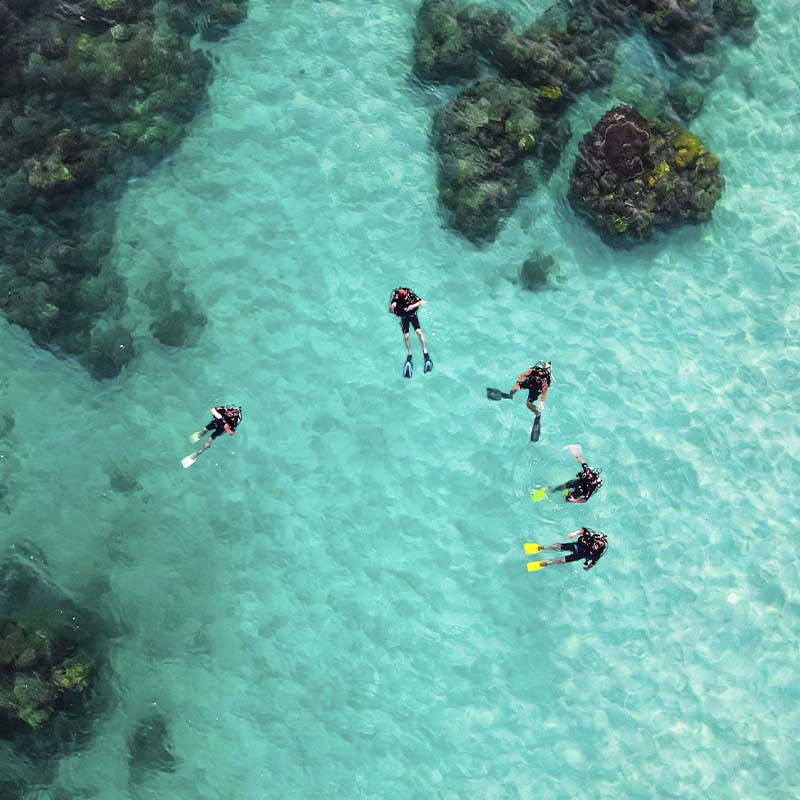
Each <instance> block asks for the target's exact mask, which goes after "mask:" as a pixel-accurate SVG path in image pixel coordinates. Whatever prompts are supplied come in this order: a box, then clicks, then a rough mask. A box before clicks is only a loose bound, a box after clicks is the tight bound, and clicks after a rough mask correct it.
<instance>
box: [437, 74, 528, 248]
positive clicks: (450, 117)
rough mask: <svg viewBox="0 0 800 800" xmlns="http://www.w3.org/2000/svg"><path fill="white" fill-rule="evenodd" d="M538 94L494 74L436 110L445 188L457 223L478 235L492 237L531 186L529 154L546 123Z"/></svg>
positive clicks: (444, 198) (445, 197)
mask: <svg viewBox="0 0 800 800" xmlns="http://www.w3.org/2000/svg"><path fill="white" fill-rule="evenodd" d="M536 103H537V94H536V92H534V91H533V90H532V89H528V88H525V87H524V86H522V84H520V83H517V82H516V81H502V80H499V79H496V78H495V79H490V80H486V81H481V82H480V83H477V84H475V86H473V87H472V88H470V89H467V90H466V91H465V92H462V94H460V95H459V96H458V97H457V98H456V99H455V100H454V101H453V102H452V103H449V104H448V105H447V106H445V107H444V108H443V109H442V110H441V111H439V113H438V114H437V115H436V118H435V120H434V125H433V136H434V142H435V146H436V149H437V150H438V151H439V156H440V160H439V192H440V196H441V199H442V203H443V204H444V206H445V207H446V208H447V209H448V210H449V212H450V213H451V215H452V225H453V227H454V228H455V229H456V230H457V231H459V232H460V233H462V234H464V236H466V237H467V238H468V239H470V240H472V241H481V240H484V239H492V238H494V236H495V234H496V233H497V230H498V228H499V227H500V224H501V222H502V219H503V217H504V215H505V214H506V213H507V212H508V211H509V210H510V209H511V208H513V207H514V205H515V204H516V202H517V201H518V199H519V198H520V196H521V195H522V193H523V191H524V190H525V189H527V188H528V184H529V183H530V176H529V175H528V174H527V173H526V172H525V170H524V168H523V162H524V159H525V158H527V157H529V156H531V155H533V153H534V148H535V145H536V141H537V135H538V132H539V128H540V126H541V123H540V121H539V118H538V117H537V116H536V113H535V108H536Z"/></svg>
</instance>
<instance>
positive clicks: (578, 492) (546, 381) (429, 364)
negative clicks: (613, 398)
mask: <svg viewBox="0 0 800 800" xmlns="http://www.w3.org/2000/svg"><path fill="white" fill-rule="evenodd" d="M424 303H425V301H424V300H422V299H421V298H420V297H418V296H417V295H416V294H414V292H412V291H411V289H409V288H408V287H400V288H398V289H395V290H394V291H393V292H392V295H391V298H390V300H389V311H390V312H391V313H392V314H394V315H395V316H397V317H399V318H400V328H401V330H402V331H403V341H404V342H405V346H406V351H407V356H406V361H405V363H404V364H403V377H404V378H412V377H413V375H414V366H413V355H412V353H411V344H410V342H409V339H410V335H409V332H410V329H411V328H413V329H414V331H415V333H416V334H417V336H418V337H419V341H420V344H421V345H422V357H423V368H422V371H423V372H424V373H428V372H430V371H431V370H432V369H433V359H432V358H431V356H430V353H429V352H428V346H427V343H426V341H425V335H424V334H423V332H422V326H421V325H420V323H419V319H418V317H417V309H418V308H419V307H420V306H422V305H424ZM552 380H553V375H552V365H551V362H549V361H547V362H545V361H538V362H537V363H536V364H534V365H533V366H532V367H531V368H530V369H527V370H525V372H523V373H522V374H521V375H520V376H519V377H518V378H517V380H516V383H514V385H513V386H512V387H511V389H510V390H509V391H508V392H503V391H501V390H500V389H492V388H487V389H486V396H487V397H488V398H489V399H490V400H503V399H512V398H513V397H514V395H515V394H516V393H517V392H518V391H519V390H520V389H526V390H527V392H528V403H527V405H528V408H529V409H530V410H531V411H532V412H533V414H534V420H533V427H532V428H531V441H532V442H536V441H538V440H539V432H540V426H541V418H542V411H543V410H544V401H545V398H546V397H547V390H548V389H549V388H550V384H551V383H552ZM537 400H538V401H539V407H538V408H537V407H536V401H537ZM210 411H211V421H210V422H209V423H208V424H206V426H205V427H204V428H202V429H201V430H199V431H197V432H195V433H193V434H192V437H191V438H192V441H193V442H198V441H200V439H201V438H202V437H203V436H204V435H205V434H207V433H208V434H210V435H209V436H208V438H207V439H206V440H205V442H204V443H203V445H202V447H201V448H200V449H199V450H197V451H196V452H194V453H190V454H189V455H188V456H186V458H184V459H183V460H182V461H181V463H182V464H183V466H184V467H190V466H191V465H192V464H194V462H195V461H196V460H197V458H198V457H199V456H201V455H202V454H203V453H205V451H206V450H208V448H209V447H211V443H212V442H213V441H214V439H216V438H217V437H219V436H222V435H223V434H228V435H229V436H233V435H234V433H235V432H236V428H237V427H238V426H239V424H240V423H241V421H242V407H241V406H214V407H212V408H211V409H210ZM568 449H569V450H570V452H571V454H572V455H573V456H574V457H575V458H576V459H577V460H578V463H580V465H581V471H580V472H579V473H578V474H577V475H576V476H575V477H574V478H572V480H569V481H566V482H565V483H562V484H559V485H558V486H551V487H540V488H538V489H536V490H535V491H534V492H533V495H532V499H533V500H534V502H538V501H539V500H542V499H544V497H546V496H547V494H548V492H562V493H563V495H564V500H565V501H566V502H567V503H585V502H586V501H587V500H588V499H589V498H590V497H591V496H592V495H593V494H594V493H595V492H596V491H597V490H598V489H599V488H600V487H601V486H602V485H603V481H602V480H601V479H600V473H599V471H598V470H596V469H592V468H591V467H590V466H589V465H588V464H587V463H586V462H585V461H584V460H583V458H582V457H581V449H580V447H579V446H578V445H569V446H568ZM575 537H578V538H577V539H575ZM567 538H568V539H570V540H574V541H568V542H556V543H554V544H544V545H542V544H538V543H537V542H525V545H524V547H525V552H526V553H527V554H528V555H533V554H536V553H539V552H540V551H542V550H560V551H564V552H566V553H568V555H565V556H562V557H561V558H553V559H541V560H536V561H529V562H528V571H529V572H535V571H536V570H540V569H542V568H544V567H549V566H550V565H551V564H567V563H569V562H572V561H581V560H583V562H584V563H583V568H584V570H588V569H591V568H592V567H593V566H594V565H595V564H596V563H597V562H598V561H599V560H600V558H601V557H602V555H603V554H604V553H605V551H606V548H607V540H606V536H605V534H603V533H599V532H597V531H594V530H591V529H589V528H579V529H578V530H576V531H573V532H572V533H568V534H567Z"/></svg>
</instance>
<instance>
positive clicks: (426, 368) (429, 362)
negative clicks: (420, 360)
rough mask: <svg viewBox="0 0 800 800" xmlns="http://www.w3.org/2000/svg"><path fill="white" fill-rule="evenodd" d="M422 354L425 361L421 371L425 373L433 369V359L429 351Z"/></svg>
mask: <svg viewBox="0 0 800 800" xmlns="http://www.w3.org/2000/svg"><path fill="white" fill-rule="evenodd" d="M423 356H425V363H424V364H423V365H422V371H423V372H424V373H427V372H430V371H431V370H432V369H433V359H432V358H431V356H430V353H423Z"/></svg>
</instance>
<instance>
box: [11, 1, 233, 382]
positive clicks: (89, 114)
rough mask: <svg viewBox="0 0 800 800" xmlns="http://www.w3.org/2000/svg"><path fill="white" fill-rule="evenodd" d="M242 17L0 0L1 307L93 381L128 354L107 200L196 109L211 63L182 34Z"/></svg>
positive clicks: (209, 34) (187, 8)
mask: <svg viewBox="0 0 800 800" xmlns="http://www.w3.org/2000/svg"><path fill="white" fill-rule="evenodd" d="M246 13H247V2H246V0H191V2H189V1H186V2H179V1H178V0H171V2H167V3H153V2H152V0H70V1H69V2H67V1H66V0H61V1H60V2H54V3H53V2H44V1H43V0H42V1H41V2H36V0H33V1H32V2H29V3H20V2H9V0H0V62H2V64H3V70H2V71H0V244H1V245H2V247H0V277H2V279H3V288H2V291H0V310H2V311H3V313H4V314H5V315H6V316H7V318H8V319H9V320H10V321H11V322H12V323H14V324H17V325H20V326H22V327H23V328H25V329H26V330H27V331H28V332H29V333H30V335H31V337H32V339H33V341H34V342H35V343H36V344H38V345H40V346H42V347H46V348H48V349H50V350H52V351H54V352H56V353H59V354H62V355H69V356H76V357H77V358H78V359H79V360H80V361H81V362H82V363H83V364H84V365H85V366H86V367H87V369H88V370H89V371H90V373H91V374H92V375H93V376H94V377H96V378H113V377H114V376H116V375H118V374H119V372H120V371H121V370H122V368H123V367H124V366H125V364H127V363H128V362H129V361H130V359H131V358H132V357H133V355H134V346H133V338H132V336H131V333H130V331H128V330H126V329H125V327H124V326H123V324H122V323H121V322H119V319H120V317H121V316H122V313H123V311H124V309H125V305H126V301H127V291H126V287H125V283H124V281H123V280H122V279H121V277H120V276H119V275H118V274H117V273H116V272H115V270H114V267H113V262H112V259H111V258H110V256H109V252H110V248H111V237H112V236H113V231H114V223H115V206H116V200H117V198H118V197H119V196H120V194H121V193H122V191H123V189H124V187H125V185H126V182H127V180H128V179H129V178H130V177H131V176H133V175H139V174H142V173H143V172H145V171H146V170H148V169H149V168H150V167H151V166H152V165H154V164H156V163H157V162H158V161H159V160H160V159H162V158H163V157H164V156H165V155H166V154H168V153H169V152H171V151H172V150H173V149H174V148H175V147H176V146H177V144H178V143H179V142H180V141H181V139H182V138H183V136H184V135H185V133H186V126H187V123H188V122H190V120H191V119H192V118H193V116H194V115H195V114H196V113H197V111H198V110H199V109H200V108H201V107H202V106H203V104H204V103H205V102H206V96H207V94H206V91H207V86H208V83H209V81H210V79H211V63H210V61H209V60H208V58H207V57H206V56H205V54H204V53H203V52H201V51H200V50H196V49H193V48H192V47H191V46H190V44H189V38H190V37H191V36H192V35H194V34H195V33H197V32H199V33H200V34H201V36H202V38H205V39H207V40H216V39H219V38H221V37H222V36H223V35H224V34H225V32H226V31H228V30H229V29H230V27H231V26H233V25H236V24H238V23H239V22H241V21H242V20H243V19H244V18H245V16H246ZM175 305H176V306H179V305H180V300H178V301H176V303H175ZM201 316H202V315H196V316H195V319H194V322H193V327H197V326H198V325H200V324H201V323H200V321H199V319H200V317H201ZM163 327H164V330H165V333H163V338H168V339H170V341H171V342H177V343H181V342H186V341H189V340H190V339H191V335H179V333H178V332H176V331H175V329H176V325H175V324H170V323H164V324H163ZM158 330H161V328H159V329H158Z"/></svg>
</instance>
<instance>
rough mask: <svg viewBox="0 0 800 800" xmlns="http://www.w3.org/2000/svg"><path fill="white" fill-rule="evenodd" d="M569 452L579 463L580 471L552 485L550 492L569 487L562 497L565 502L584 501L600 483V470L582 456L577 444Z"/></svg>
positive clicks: (601, 483)
mask: <svg viewBox="0 0 800 800" xmlns="http://www.w3.org/2000/svg"><path fill="white" fill-rule="evenodd" d="M570 452H571V453H572V455H573V456H575V458H577V459H578V461H579V462H580V464H581V468H582V469H581V471H580V472H579V473H578V474H577V476H576V477H574V478H573V479H572V480H571V481H567V482H566V483H562V484H559V485H558V486H553V487H551V488H550V491H551V492H560V491H563V490H564V489H569V492H568V493H567V495H566V496H565V497H564V500H565V501H566V502H567V503H585V502H586V501H587V500H588V499H589V498H590V497H591V496H592V495H593V494H594V493H595V492H596V491H597V490H598V489H599V488H600V487H601V486H602V485H603V481H602V480H601V478H600V471H599V470H596V469H592V468H591V467H590V466H589V465H588V464H587V463H586V462H585V461H584V460H583V459H582V458H581V449H580V447H578V446H577V445H574V446H571V447H570Z"/></svg>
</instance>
